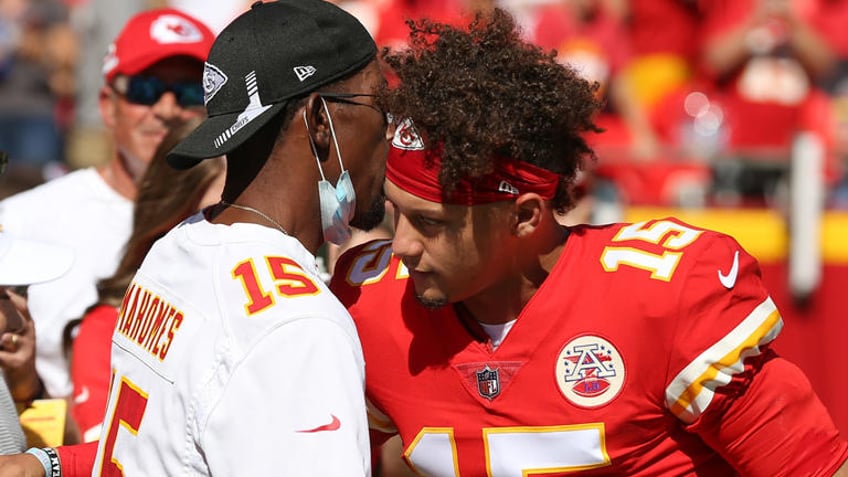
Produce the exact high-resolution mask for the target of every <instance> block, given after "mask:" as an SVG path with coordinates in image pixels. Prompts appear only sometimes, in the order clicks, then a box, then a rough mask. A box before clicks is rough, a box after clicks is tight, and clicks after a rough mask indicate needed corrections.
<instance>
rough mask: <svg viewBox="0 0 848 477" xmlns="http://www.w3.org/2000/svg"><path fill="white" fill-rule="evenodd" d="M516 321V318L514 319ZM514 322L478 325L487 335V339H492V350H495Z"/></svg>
mask: <svg viewBox="0 0 848 477" xmlns="http://www.w3.org/2000/svg"><path fill="white" fill-rule="evenodd" d="M516 320H517V318H516ZM516 320H512V321H507V322H506V323H500V324H497V325H489V324H486V323H480V326H482V327H483V330H484V331H485V332H486V334H487V335H489V338H491V339H492V348H496V349H497V347H498V346H500V345H501V343H502V342H503V340H504V338H506V335H508V334H509V330H511V329H512V325H514V324H515V321H516Z"/></svg>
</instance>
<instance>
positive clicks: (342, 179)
mask: <svg viewBox="0 0 848 477" xmlns="http://www.w3.org/2000/svg"><path fill="white" fill-rule="evenodd" d="M321 103H322V104H323V105H324V112H326V113H327V120H328V122H329V123H330V134H331V135H332V137H333V144H335V146H336V155H337V156H338V157H339V169H340V170H341V171H342V173H341V175H339V180H338V181H336V186H335V187H333V185H332V184H330V182H329V181H328V180H327V178H326V177H325V176H324V169H322V168H321V159H319V158H318V150H317V149H316V148H315V143H314V142H312V136H310V135H309V134H308V133H309V124H308V122H307V121H306V111H305V110H304V111H303V122H304V124H306V132H307V136H308V137H309V145H310V146H311V147H312V154H313V155H315V161H316V162H317V163H318V172H320V173H321V180H320V181H318V203H319V204H320V205H321V227H322V229H323V231H324V240H325V241H327V242H332V243H334V244H336V245H341V244H342V243H344V242H345V241H346V240H347V239H349V238H350V233H351V231H350V221H351V219H353V212H354V210H356V191H354V190H353V182H351V180H350V174H349V173H348V171H347V170H346V169H345V168H344V164H343V163H342V153H341V151H340V150H339V141H338V138H336V130H335V128H334V127H333V119H332V118H331V117H330V110H329V109H328V108H327V102H326V101H324V98H321Z"/></svg>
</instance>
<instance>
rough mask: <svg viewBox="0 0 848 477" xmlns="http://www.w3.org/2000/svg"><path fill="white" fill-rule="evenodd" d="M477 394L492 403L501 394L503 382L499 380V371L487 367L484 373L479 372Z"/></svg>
mask: <svg viewBox="0 0 848 477" xmlns="http://www.w3.org/2000/svg"><path fill="white" fill-rule="evenodd" d="M477 392H478V393H480V395H481V396H483V397H484V398H486V399H488V400H489V401H491V400H492V399H494V398H495V397H497V395H498V394H500V392H501V381H500V378H498V369H497V368H495V369H489V365H486V367H485V368H483V370H482V371H477Z"/></svg>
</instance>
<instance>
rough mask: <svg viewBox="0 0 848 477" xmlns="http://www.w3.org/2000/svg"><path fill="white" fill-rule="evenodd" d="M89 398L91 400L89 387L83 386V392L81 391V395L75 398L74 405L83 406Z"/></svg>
mask: <svg viewBox="0 0 848 477" xmlns="http://www.w3.org/2000/svg"><path fill="white" fill-rule="evenodd" d="M88 398H89V392H88V386H83V387H82V391H80V393H79V394H77V395H76V396H74V404H82V403H84V402H86V401H88Z"/></svg>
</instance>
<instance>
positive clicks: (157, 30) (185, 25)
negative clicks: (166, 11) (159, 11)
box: [150, 15, 203, 44]
mask: <svg viewBox="0 0 848 477" xmlns="http://www.w3.org/2000/svg"><path fill="white" fill-rule="evenodd" d="M150 38H153V39H154V40H156V41H158V42H159V43H162V44H168V43H196V42H198V41H202V40H203V34H202V33H201V32H200V30H199V29H198V28H197V26H195V25H194V24H193V23H191V22H189V21H188V20H186V19H185V18H183V17H180V16H177V15H162V16H160V17H159V18H157V19H156V20H153V22H152V23H151V24H150Z"/></svg>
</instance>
